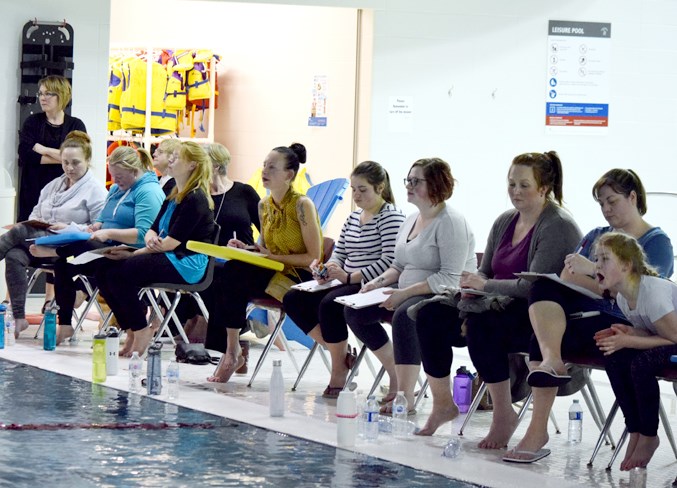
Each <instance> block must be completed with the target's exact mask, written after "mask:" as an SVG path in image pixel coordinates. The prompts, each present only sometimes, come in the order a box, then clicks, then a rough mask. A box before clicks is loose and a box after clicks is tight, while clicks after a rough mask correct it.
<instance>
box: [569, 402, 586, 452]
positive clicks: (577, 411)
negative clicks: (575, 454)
mask: <svg viewBox="0 0 677 488" xmlns="http://www.w3.org/2000/svg"><path fill="white" fill-rule="evenodd" d="M582 438H583V409H582V408H581V404H580V403H578V399H576V400H574V402H573V403H572V404H571V406H570V407H569V438H568V441H569V444H578V443H580V442H581V439H582Z"/></svg>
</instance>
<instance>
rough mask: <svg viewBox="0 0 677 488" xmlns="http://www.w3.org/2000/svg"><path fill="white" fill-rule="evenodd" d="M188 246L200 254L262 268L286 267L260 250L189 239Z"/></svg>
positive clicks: (275, 268)
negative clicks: (255, 250)
mask: <svg viewBox="0 0 677 488" xmlns="http://www.w3.org/2000/svg"><path fill="white" fill-rule="evenodd" d="M186 248H187V249H189V250H191V251H194V252H199V253H200V254H206V255H207V256H214V257H215V258H222V259H235V260H237V261H243V262H245V263H249V264H253V265H254V266H260V267H261V268H267V269H272V270H274V271H282V270H283V269H284V264H282V263H281V262H279V261H273V260H272V259H268V258H267V257H265V255H264V254H261V253H259V252H251V251H247V250H245V249H239V248H237V247H229V246H217V245H216V244H209V243H207V242H199V241H188V242H186Z"/></svg>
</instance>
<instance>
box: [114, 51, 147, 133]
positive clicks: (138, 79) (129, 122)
mask: <svg viewBox="0 0 677 488" xmlns="http://www.w3.org/2000/svg"><path fill="white" fill-rule="evenodd" d="M120 111H121V113H122V117H121V121H120V125H121V126H122V128H123V129H125V130H129V131H132V132H143V130H144V128H145V126H146V61H145V60H144V59H139V58H131V59H128V60H126V61H125V62H123V63H122V95H121V96H120Z"/></svg>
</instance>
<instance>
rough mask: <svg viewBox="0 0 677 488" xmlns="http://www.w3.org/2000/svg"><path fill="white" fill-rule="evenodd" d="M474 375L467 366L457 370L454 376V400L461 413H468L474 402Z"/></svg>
mask: <svg viewBox="0 0 677 488" xmlns="http://www.w3.org/2000/svg"><path fill="white" fill-rule="evenodd" d="M473 377H474V375H473V374H472V373H470V372H469V371H468V370H467V369H466V368H465V366H461V367H460V368H458V370H456V376H454V402H456V405H458V410H459V411H460V412H461V413H466V412H467V411H468V409H469V408H470V404H471V403H472V380H473Z"/></svg>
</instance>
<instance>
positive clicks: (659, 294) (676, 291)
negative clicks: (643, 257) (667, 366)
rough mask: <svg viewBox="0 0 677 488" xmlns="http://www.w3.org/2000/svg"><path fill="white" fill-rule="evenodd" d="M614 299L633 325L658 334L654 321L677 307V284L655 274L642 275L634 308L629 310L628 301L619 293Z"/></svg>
mask: <svg viewBox="0 0 677 488" xmlns="http://www.w3.org/2000/svg"><path fill="white" fill-rule="evenodd" d="M616 301H617V302H618V306H619V308H620V309H621V310H622V311H623V314H624V315H625V317H626V318H627V319H628V320H629V321H630V323H631V324H632V325H633V326H635V327H637V328H638V329H644V330H647V331H649V332H651V333H652V334H653V335H658V331H657V330H656V326H655V325H654V323H655V322H656V321H658V320H660V319H661V318H663V317H665V316H666V315H667V314H669V313H670V312H673V311H674V310H675V308H677V284H675V283H673V282H672V281H670V280H666V279H664V278H659V277H657V276H647V275H643V276H642V278H641V280H640V283H639V294H638V295H637V307H636V308H635V309H634V310H630V307H629V306H628V302H627V301H626V300H625V297H623V296H622V295H621V294H620V293H619V294H618V295H617V296H616Z"/></svg>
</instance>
